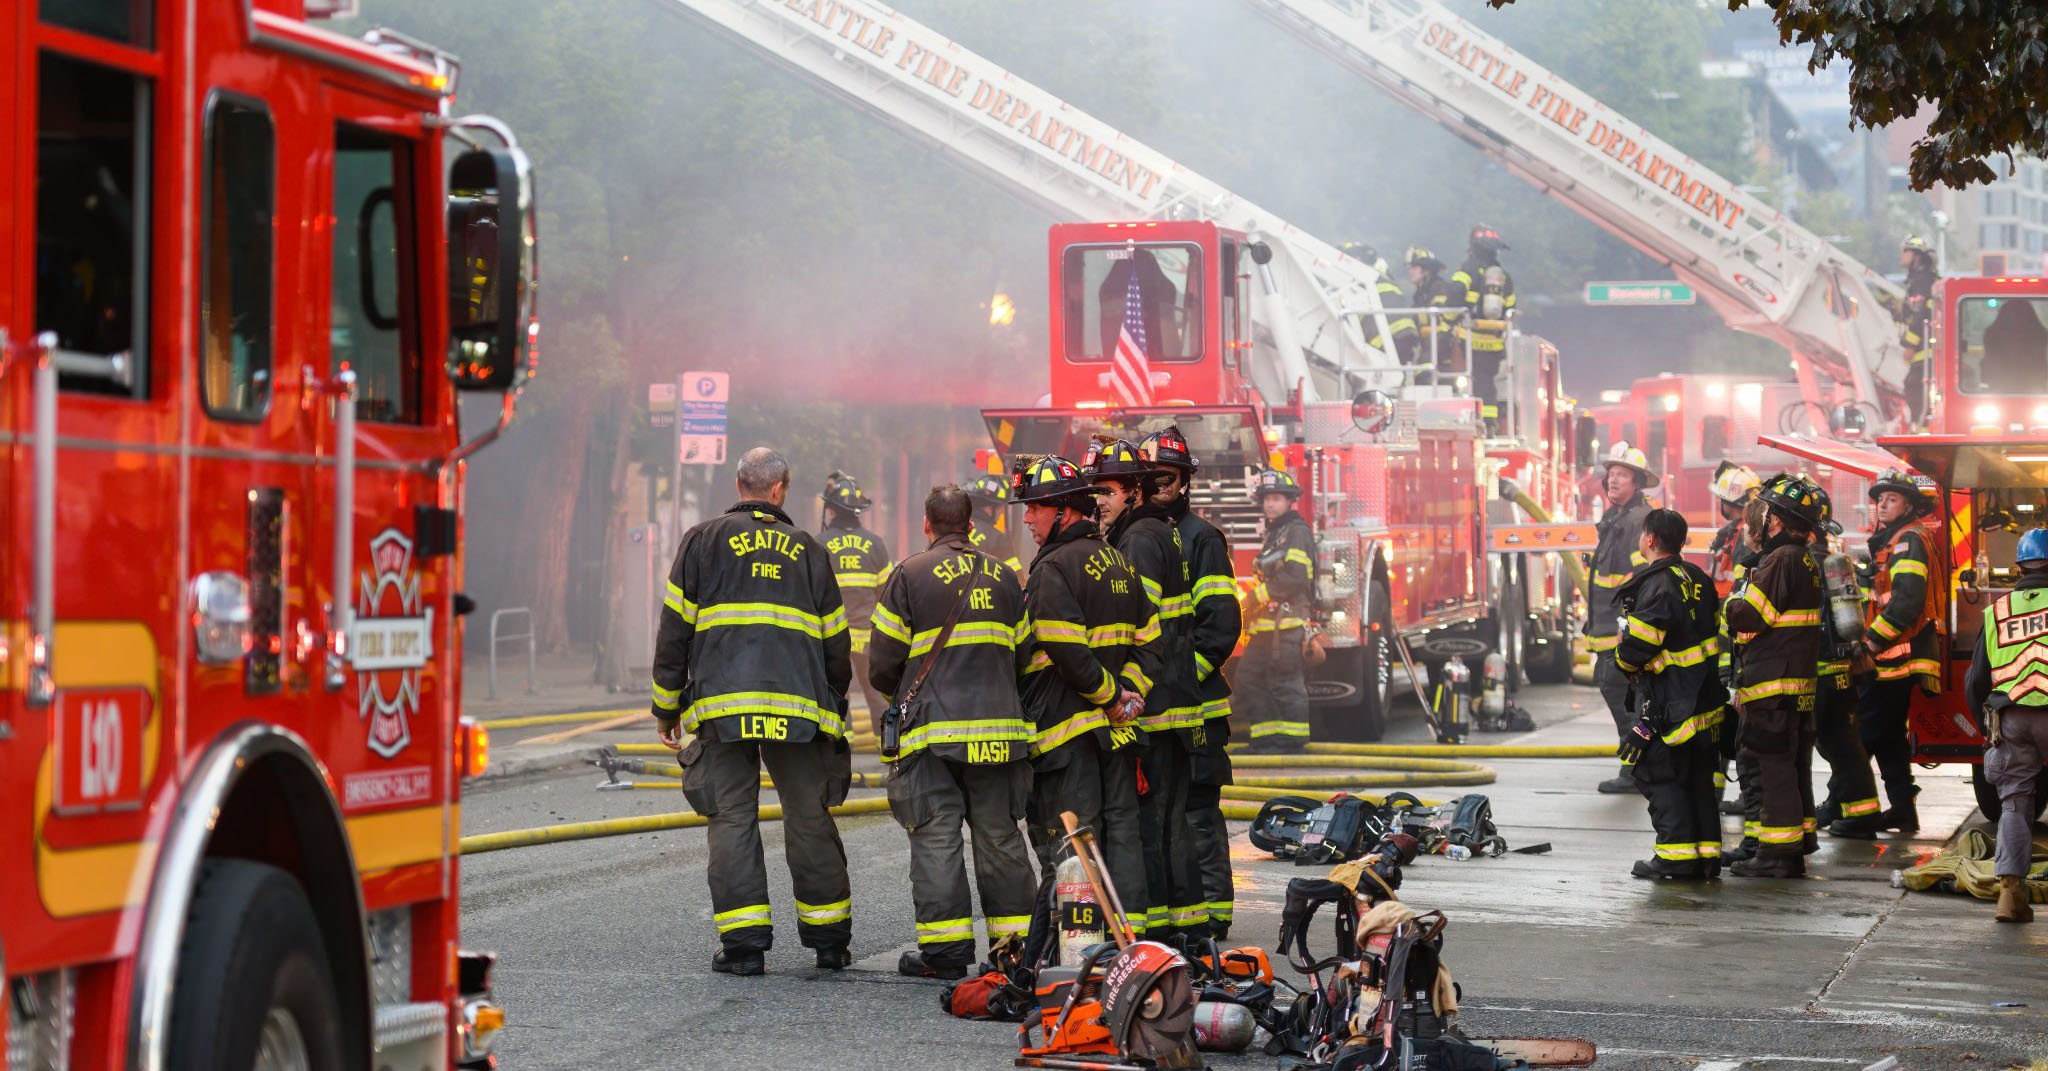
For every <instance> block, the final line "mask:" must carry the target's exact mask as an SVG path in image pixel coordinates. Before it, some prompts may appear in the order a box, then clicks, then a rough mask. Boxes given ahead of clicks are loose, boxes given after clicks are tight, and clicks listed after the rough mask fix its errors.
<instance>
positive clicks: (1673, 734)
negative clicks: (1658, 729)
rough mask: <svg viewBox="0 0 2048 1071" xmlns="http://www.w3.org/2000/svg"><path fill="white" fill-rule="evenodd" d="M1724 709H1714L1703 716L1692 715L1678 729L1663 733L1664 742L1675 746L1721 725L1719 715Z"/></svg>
mask: <svg viewBox="0 0 2048 1071" xmlns="http://www.w3.org/2000/svg"><path fill="white" fill-rule="evenodd" d="M1725 709H1726V708H1724V707H1715V708H1714V709H1712V710H1709V711H1707V712H1706V713H1705V714H1694V715H1693V716H1692V717H1690V718H1687V719H1685V720H1684V721H1683V722H1680V723H1679V725H1678V728H1676V729H1673V730H1671V731H1670V732H1668V733H1665V734H1664V742H1665V743H1667V744H1671V745H1673V746H1677V745H1679V744H1683V743H1685V742H1686V741H1687V740H1690V739H1692V738H1693V737H1695V736H1698V735H1699V734H1700V733H1702V732H1704V731H1706V730H1709V729H1712V728H1713V727H1714V726H1716V725H1719V724H1721V714H1722V712H1723V711H1724V710H1725Z"/></svg>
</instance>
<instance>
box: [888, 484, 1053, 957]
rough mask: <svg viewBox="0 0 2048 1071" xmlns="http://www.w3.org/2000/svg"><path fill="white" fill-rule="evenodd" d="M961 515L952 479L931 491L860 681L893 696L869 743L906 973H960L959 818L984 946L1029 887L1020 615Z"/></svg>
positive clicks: (1004, 936) (1026, 654) (1032, 885)
mask: <svg viewBox="0 0 2048 1071" xmlns="http://www.w3.org/2000/svg"><path fill="white" fill-rule="evenodd" d="M971 512H972V505H971V504H970V503H969V501H968V498H967V492H965V491H963V490H961V489H960V488H959V487H956V486H954V485H952V484H945V485H943V486H940V487H934V488H932V490H931V493H930V494H928V495H926V496H925V500H924V534H925V539H926V540H927V541H928V547H927V549H926V550H925V551H924V552H923V553H920V554H913V555H911V556H910V557H909V558H906V559H904V561H903V563H902V565H901V566H900V567H899V568H897V569H896V570H895V571H894V572H892V573H890V574H889V579H888V580H887V581H885V582H883V584H882V592H881V599H880V602H879V603H878V605H877V606H876V607H875V624H874V629H875V634H874V640H873V645H872V646H871V647H870V652H871V654H870V659H871V669H870V672H871V673H872V674H873V675H874V687H875V688H876V689H877V690H878V691H880V692H882V693H883V694H885V695H889V696H891V697H894V698H895V699H897V700H900V701H902V703H901V704H900V705H898V706H892V707H891V708H890V713H891V716H892V717H895V718H896V719H897V723H896V724H895V725H894V726H891V727H890V728H891V732H890V733H888V734H886V735H884V737H883V739H884V740H885V742H886V741H889V740H890V738H891V737H893V738H894V742H895V744H896V747H897V753H896V755H895V756H894V757H893V759H890V764H889V782H888V788H889V810H890V812H891V813H892V814H894V815H895V816H896V821H897V822H898V823H900V824H901V825H902V826H903V828H904V829H905V830H906V831H907V832H908V833H909V834H910V898H911V901H912V902H913V903H914V904H915V905H916V908H917V948H916V949H915V950H914V951H909V952H905V953H903V956H902V958H901V959H899V960H898V961H897V963H896V970H897V973H899V974H904V975H908V976H910V977H912V978H964V977H966V975H967V967H968V965H969V964H971V963H972V962H974V900H973V898H972V897H971V896H970V895H969V894H968V888H967V868H966V866H965V864H964V862H963V850H964V849H963V844H962V841H961V836H960V827H961V825H962V824H963V823H964V824H965V825H966V827H967V830H968V833H969V835H970V836H971V837H972V839H973V841H974V883H975V887H976V888H978V889H979V890H980V892H981V911H982V921H983V924H984V926H985V928H986V929H987V932H988V942H989V946H990V947H991V948H993V947H995V946H996V945H997V944H1000V943H1002V942H1004V941H1018V940H1021V939H1023V937H1024V934H1025V931H1027V930H1028V929H1030V926H1031V908H1032V903H1033V900H1034V895H1035V894H1034V890H1035V889H1036V888H1037V885H1038V882H1037V879H1036V874H1035V873H1034V868H1033V866H1032V863H1031V851H1030V848H1029V847H1028V846H1027V845H1026V844H1025V842H1024V833H1023V830H1022V829H1021V828H1020V827H1019V826H1018V824H1017V823H1018V822H1020V821H1021V820H1023V818H1024V807H1025V804H1026V802H1027V801H1028V800H1029V799H1030V797H1031V762H1030V747H1031V723H1030V722H1027V721H1026V720H1024V709H1023V707H1022V705H1021V703H1020V701H1019V699H1018V696H1017V686H1018V683H1019V682H1020V681H1021V680H1022V679H1023V676H1024V667H1025V665H1026V664H1027V663H1029V661H1030V659H1031V649H1032V648H1031V624H1030V620H1029V618H1027V617H1025V615H1024V592H1023V590H1022V589H1021V588H1019V587H1018V585H1017V578H1016V576H1015V575H1013V574H1012V573H1011V572H1010V568H1009V566H1007V565H1004V564H1003V563H1002V562H1000V561H997V560H996V559H994V558H991V557H989V556H988V555H986V554H982V553H980V552H979V551H976V550H975V549H974V547H973V545H972V544H971V543H970V542H969V541H968V537H967V533H968V521H969V517H970V515H971ZM948 622H951V627H950V628H948V627H947V623H948ZM941 632H944V635H945V638H944V642H943V643H941V642H940V639H939V637H940V633H941ZM912 691H914V693H915V696H914V698H911V699H908V700H905V699H904V697H905V695H906V693H909V692H912ZM885 758H888V756H885Z"/></svg>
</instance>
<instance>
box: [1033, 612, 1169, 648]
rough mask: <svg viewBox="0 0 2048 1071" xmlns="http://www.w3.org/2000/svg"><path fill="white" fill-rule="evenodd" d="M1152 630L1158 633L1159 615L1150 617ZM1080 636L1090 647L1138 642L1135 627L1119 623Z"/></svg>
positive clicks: (1095, 628)
mask: <svg viewBox="0 0 2048 1071" xmlns="http://www.w3.org/2000/svg"><path fill="white" fill-rule="evenodd" d="M1152 629H1153V631H1154V633H1155V634H1156V633H1157V632H1158V629H1159V615H1157V614H1154V615H1152ZM1082 636H1083V637H1084V638H1085V641H1086V642H1087V644H1088V645H1089V646H1090V647H1108V646H1110V645H1112V644H1128V643H1138V642H1140V641H1139V639H1138V629H1137V627H1135V626H1132V625H1127V624H1124V623H1123V622H1121V621H1119V622H1117V623H1115V624H1110V625H1097V626H1095V627H1094V628H1091V629H1089V630H1088V631H1087V632H1085V633H1082ZM1039 638H1040V639H1044V638H1045V637H1043V636H1041V637H1039Z"/></svg>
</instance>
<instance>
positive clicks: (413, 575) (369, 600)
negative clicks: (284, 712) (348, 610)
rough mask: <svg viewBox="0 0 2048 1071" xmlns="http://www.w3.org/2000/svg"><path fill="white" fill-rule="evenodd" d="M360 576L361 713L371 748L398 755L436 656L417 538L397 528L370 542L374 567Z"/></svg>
mask: <svg viewBox="0 0 2048 1071" xmlns="http://www.w3.org/2000/svg"><path fill="white" fill-rule="evenodd" d="M359 577H360V586H359V588H358V590H357V593H356V620H355V630H354V636H353V637H352V641H351V642H350V644H349V660H350V662H351V663H352V664H353V665H354V666H355V669H356V692H357V713H358V715H359V716H360V717H362V718H363V719H365V720H366V721H368V722H369V724H370V736H369V744H370V750H371V751H373V752H376V753H377V754H378V755H381V756H383V757H384V758H387V759H389V758H395V757H397V755H398V754H399V753H400V752H402V751H404V750H405V748H406V745H408V744H410V743H412V716H413V715H414V714H417V713H419V709H420V670H421V668H423V667H424V666H425V665H426V664H427V659H428V658H429V657H431V656H432V654H433V635H434V627H433V626H434V611H433V610H432V609H430V608H427V607H425V606H424V605H423V602H422V600H421V598H420V578H419V573H418V572H416V571H415V570H414V569H413V561H412V540H410V539H407V538H406V537H405V535H404V533H402V532H400V531H399V530H398V529H396V528H386V529H385V530H383V531H382V532H379V533H378V534H377V537H376V538H375V539H372V540H370V568H369V569H367V570H364V571H363V572H362V573H361V574H359Z"/></svg>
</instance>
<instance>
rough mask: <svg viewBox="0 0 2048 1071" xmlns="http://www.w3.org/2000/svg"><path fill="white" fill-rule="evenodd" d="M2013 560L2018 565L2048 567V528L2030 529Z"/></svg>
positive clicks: (2022, 539)
mask: <svg viewBox="0 0 2048 1071" xmlns="http://www.w3.org/2000/svg"><path fill="white" fill-rule="evenodd" d="M2012 560H2013V562H2014V564H2017V565H2036V566H2039V565H2048V528H2032V529H2028V531H2027V534H2025V535H2023V536H2021V537H2020V546H2019V549H2018V550H2017V551H2014V552H2013V556H2012Z"/></svg>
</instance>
